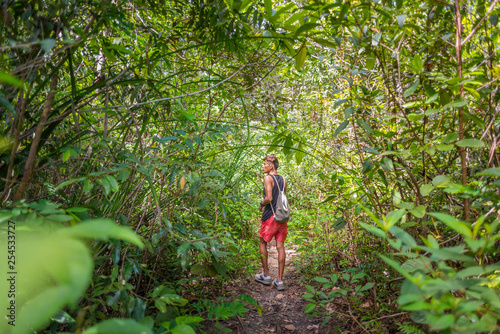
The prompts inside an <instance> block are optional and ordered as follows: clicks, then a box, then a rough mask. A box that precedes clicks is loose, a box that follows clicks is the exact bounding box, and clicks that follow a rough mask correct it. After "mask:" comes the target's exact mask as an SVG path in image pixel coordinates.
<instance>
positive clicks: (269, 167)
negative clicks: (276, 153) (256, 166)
mask: <svg viewBox="0 0 500 334" xmlns="http://www.w3.org/2000/svg"><path fill="white" fill-rule="evenodd" d="M273 169H274V166H273V163H272V162H270V161H264V164H263V165H262V171H263V172H264V173H266V174H269V173H270V172H271V171H272V170H273Z"/></svg>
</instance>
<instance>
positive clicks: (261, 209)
mask: <svg viewBox="0 0 500 334" xmlns="http://www.w3.org/2000/svg"><path fill="white" fill-rule="evenodd" d="M259 211H260V212H262V211H264V206H262V204H261V203H259Z"/></svg>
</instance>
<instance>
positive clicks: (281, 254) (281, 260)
mask: <svg viewBox="0 0 500 334" xmlns="http://www.w3.org/2000/svg"><path fill="white" fill-rule="evenodd" d="M261 239H262V238H261ZM276 250H277V251H278V277H277V279H278V281H282V280H283V272H284V271H285V259H286V254H285V242H284V241H276ZM266 265H267V253H266Z"/></svg>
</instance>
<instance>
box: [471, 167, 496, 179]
mask: <svg viewBox="0 0 500 334" xmlns="http://www.w3.org/2000/svg"><path fill="white" fill-rule="evenodd" d="M476 175H477V176H496V177H500V167H496V168H488V169H485V170H483V171H482V172H479V173H477V174H476Z"/></svg>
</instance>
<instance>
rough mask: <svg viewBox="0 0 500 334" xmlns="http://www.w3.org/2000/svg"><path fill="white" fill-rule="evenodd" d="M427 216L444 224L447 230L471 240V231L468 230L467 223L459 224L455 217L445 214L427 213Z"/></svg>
mask: <svg viewBox="0 0 500 334" xmlns="http://www.w3.org/2000/svg"><path fill="white" fill-rule="evenodd" d="M429 215H430V216H432V217H434V218H437V219H439V220H440V221H442V222H443V223H445V224H446V225H447V226H448V227H449V228H451V229H452V230H455V231H456V232H458V233H460V234H462V235H463V236H466V237H469V238H472V230H471V229H470V227H469V226H468V224H467V223H464V222H461V221H460V220H458V219H456V218H455V217H452V216H450V215H447V214H445V213H439V212H432V213H429Z"/></svg>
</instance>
